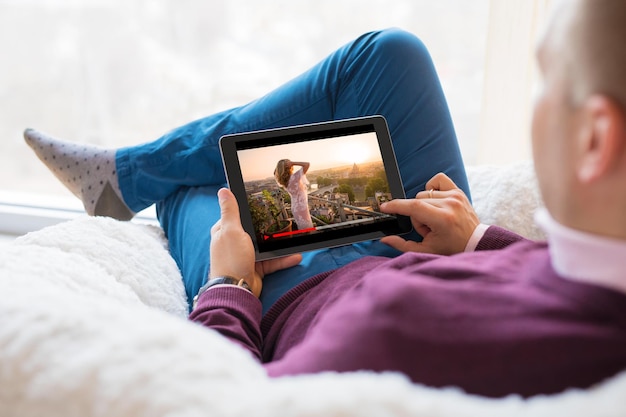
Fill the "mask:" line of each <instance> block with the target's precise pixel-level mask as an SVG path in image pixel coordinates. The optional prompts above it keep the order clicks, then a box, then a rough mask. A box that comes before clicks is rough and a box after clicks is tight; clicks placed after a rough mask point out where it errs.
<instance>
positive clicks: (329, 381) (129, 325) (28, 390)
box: [0, 164, 626, 417]
mask: <svg viewBox="0 0 626 417" xmlns="http://www.w3.org/2000/svg"><path fill="white" fill-rule="evenodd" d="M530 168H531V167H530V165H529V164H518V165H512V166H508V167H504V168H496V167H477V168H472V169H470V170H469V177H470V182H471V187H472V192H473V196H474V203H475V206H476V209H477V211H478V213H479V215H480V216H481V219H482V220H483V221H484V222H487V223H491V224H500V225H503V226H507V227H510V228H512V229H513V230H515V231H517V232H518V233H522V234H524V235H526V236H530V237H541V232H540V231H538V230H537V229H536V228H535V227H534V226H533V223H532V212H533V211H534V209H535V208H536V207H537V206H538V205H539V204H540V202H539V197H538V193H537V190H536V184H535V181H534V176H533V175H532V170H531V169H530ZM166 245H167V242H166V240H165V238H164V237H163V235H162V233H161V230H160V229H158V228H156V227H152V226H145V225H137V224H133V223H123V222H117V221H114V220H111V219H105V218H88V217H84V218H81V219H79V220H76V221H71V222H67V223H63V224H60V225H57V226H53V227H50V228H47V229H44V230H41V231H38V232H35V233H31V234H29V235H26V236H24V237H22V238H19V239H18V240H17V241H16V242H15V243H14V244H13V245H11V246H9V247H8V248H7V250H5V251H4V252H3V253H0V416H2V417H4V416H20V417H28V416H46V417H54V416H59V417H60V416H63V417H71V416H81V417H86V416H116V417H124V416H129V417H130V416H133V417H136V416H196V415H197V416H201V415H202V416H210V415H218V416H246V417H249V416H272V417H273V416H313V415H314V416H346V415H362V416H376V417H379V416H408V415H412V416H433V417H434V416H455V417H459V416H509V417H514V416H607V417H608V416H616V417H617V416H624V415H626V395H625V394H626V373H625V374H622V375H619V376H617V377H615V378H613V379H611V380H609V381H607V382H606V383H603V384H600V385H599V386H597V387H595V388H593V389H590V390H586V391H577V390H571V391H568V392H565V393H563V394H559V395H554V396H549V397H543V396H538V397H535V398H532V399H529V400H522V399H520V398H518V397H516V396H510V397H507V398H504V399H498V400H493V399H485V398H481V397H476V396H470V395H466V394H464V393H462V392H460V391H459V390H457V389H454V388H450V389H429V388H426V387H423V386H419V385H415V384H411V383H410V382H409V381H408V380H406V379H405V378H404V377H402V376H401V375H399V374H393V373H389V374H373V373H369V372H355V373H349V374H335V373H325V374H319V375H308V376H299V377H290V378H279V379H268V378H267V377H266V376H265V374H264V372H263V370H262V368H261V367H260V366H259V365H258V364H257V363H256V362H255V361H254V360H253V359H252V358H251V357H250V356H249V354H248V353H247V352H245V351H243V350H241V349H240V348H238V347H237V346H234V345H232V344H231V343H230V342H228V341H227V340H225V339H223V338H222V337H221V336H219V335H218V334H217V333H215V332H213V331H211V330H207V329H204V328H201V327H200V326H197V325H195V324H192V323H189V322H188V321H187V320H186V311H187V305H186V301H185V297H184V291H183V287H182V284H181V279H180V273H179V271H178V269H177V267H176V265H175V263H174V261H173V260H172V258H171V257H170V256H169V254H168V252H167V249H166Z"/></svg>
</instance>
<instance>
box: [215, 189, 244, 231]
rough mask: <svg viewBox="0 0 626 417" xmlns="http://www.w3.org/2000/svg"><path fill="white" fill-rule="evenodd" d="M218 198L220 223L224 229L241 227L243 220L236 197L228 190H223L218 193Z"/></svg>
mask: <svg viewBox="0 0 626 417" xmlns="http://www.w3.org/2000/svg"><path fill="white" fill-rule="evenodd" d="M217 198H218V201H219V204H220V211H221V218H220V223H221V225H222V227H228V226H239V227H241V219H240V218H239V205H238V204H237V200H236V199H235V195H234V194H233V193H232V192H231V191H230V190H229V189H228V188H221V189H220V190H219V191H218V192H217Z"/></svg>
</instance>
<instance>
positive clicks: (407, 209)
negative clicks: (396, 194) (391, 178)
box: [380, 198, 438, 224]
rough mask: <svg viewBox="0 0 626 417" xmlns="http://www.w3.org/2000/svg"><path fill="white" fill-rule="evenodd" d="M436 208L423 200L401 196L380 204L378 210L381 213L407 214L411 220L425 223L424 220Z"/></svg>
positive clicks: (430, 215) (434, 212)
mask: <svg viewBox="0 0 626 417" xmlns="http://www.w3.org/2000/svg"><path fill="white" fill-rule="evenodd" d="M437 210H438V209H437V207H435V206H434V205H432V204H429V203H426V202H424V201H423V200H415V199H410V200H409V199H402V198H398V199H395V200H391V201H388V202H386V203H383V204H382V205H381V206H380V211H382V212H383V213H387V214H400V215H403V216H409V217H411V221H413V222H415V221H417V222H420V223H426V224H427V223H428V222H425V221H424V220H426V219H429V218H431V217H432V216H433V215H434V214H436V211H437Z"/></svg>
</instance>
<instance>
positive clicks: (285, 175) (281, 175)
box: [274, 159, 313, 230]
mask: <svg viewBox="0 0 626 417" xmlns="http://www.w3.org/2000/svg"><path fill="white" fill-rule="evenodd" d="M296 165H298V166H301V167H302V168H301V169H299V170H297V171H296V172H293V167H294V166H296ZM310 165H311V164H309V163H308V162H292V161H290V160H289V159H281V160H280V161H278V163H277V164H276V169H275V170H274V178H276V182H277V183H278V185H279V186H280V187H282V188H284V189H286V190H287V192H288V193H289V195H290V196H291V213H293V217H294V219H295V221H296V224H297V225H298V230H303V229H310V228H311V227H313V221H312V220H311V213H310V212H309V196H308V194H307V189H306V185H307V183H308V181H307V179H306V176H305V175H306V172H307V171H308V170H309V166H310Z"/></svg>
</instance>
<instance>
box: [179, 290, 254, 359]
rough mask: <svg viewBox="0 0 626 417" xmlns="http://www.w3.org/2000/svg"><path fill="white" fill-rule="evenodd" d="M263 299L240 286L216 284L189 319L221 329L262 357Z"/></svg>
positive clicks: (245, 347)
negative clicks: (219, 285) (220, 285)
mask: <svg viewBox="0 0 626 417" xmlns="http://www.w3.org/2000/svg"><path fill="white" fill-rule="evenodd" d="M261 311H262V308H261V302H260V301H259V299H258V298H256V297H255V296H254V295H252V294H251V293H250V292H248V291H245V290H242V289H241V288H237V287H216V288H211V289H209V290H207V291H206V292H204V293H203V294H202V295H201V296H200V298H199V299H198V305H197V307H196V309H195V310H194V311H193V312H192V313H191V314H190V316H189V319H190V320H191V321H194V322H196V323H199V324H201V325H203V326H205V327H208V328H210V329H213V330H216V331H218V332H219V333H220V334H221V335H222V336H225V337H227V338H228V339H230V340H231V341H232V342H234V343H236V344H238V345H240V346H242V347H243V348H244V349H247V350H248V351H250V353H252V355H253V356H254V357H255V358H257V359H258V360H259V361H260V360H261V348H262V337H261Z"/></svg>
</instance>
